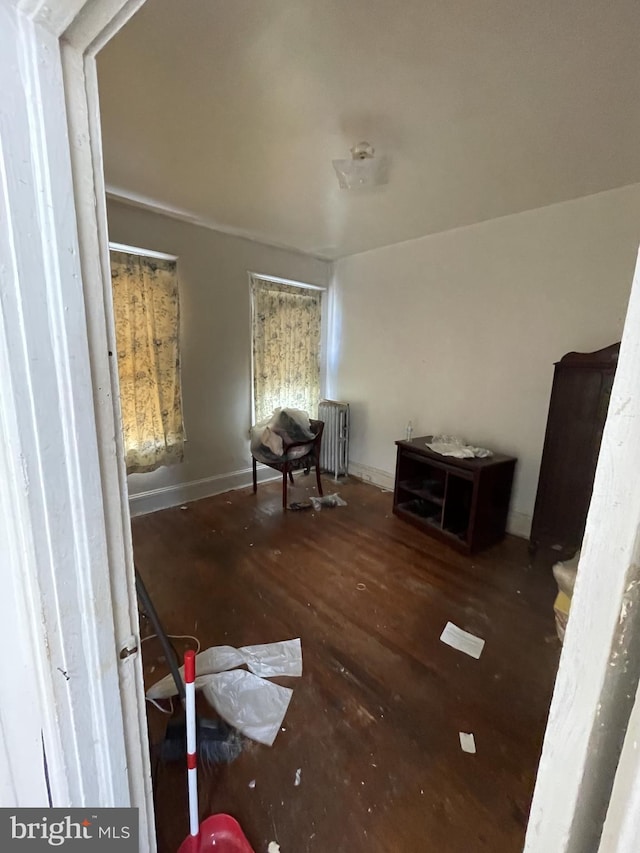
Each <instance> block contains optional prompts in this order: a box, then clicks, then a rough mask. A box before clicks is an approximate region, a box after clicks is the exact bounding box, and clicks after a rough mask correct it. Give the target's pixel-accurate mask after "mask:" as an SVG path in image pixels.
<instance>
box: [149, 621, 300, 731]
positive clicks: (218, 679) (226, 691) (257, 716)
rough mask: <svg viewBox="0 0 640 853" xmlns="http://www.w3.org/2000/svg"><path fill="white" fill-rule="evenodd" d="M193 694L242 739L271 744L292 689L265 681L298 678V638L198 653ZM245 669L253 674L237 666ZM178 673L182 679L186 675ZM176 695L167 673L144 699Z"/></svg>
mask: <svg viewBox="0 0 640 853" xmlns="http://www.w3.org/2000/svg"><path fill="white" fill-rule="evenodd" d="M195 662H196V681H195V684H196V690H201V691H202V694H203V696H204V697H205V698H206V700H207V701H208V702H209V704H210V705H212V706H213V708H215V710H216V711H217V712H218V714H219V715H220V716H221V717H222V719H223V720H225V722H227V723H229V725H230V726H233V727H234V728H235V729H238V731H239V732H241V733H242V734H243V735H246V737H249V738H251V739H252V740H255V741H257V742H258V743H264V744H266V745H267V746H271V745H272V744H273V742H274V740H275V739H276V736H277V734H278V732H279V731H280V727H281V726H282V722H283V720H284V716H285V714H286V713H287V708H288V707H289V702H290V701H291V696H292V694H293V690H291V689H290V688H289V687H280V686H279V685H278V684H273V683H272V682H271V681H267V680H266V679H267V678H272V677H274V676H279V675H288V676H295V677H298V676H300V675H302V645H301V643H300V639H299V638H298V639H295V640H284V641H283V642H280V643H264V644H262V645H255V646H243V647H242V648H240V649H236V648H234V647H233V646H212V647H211V648H210V649H206V650H205V651H204V652H200V654H198V655H196V660H195ZM242 666H247V667H248V668H249V669H250V670H251V672H247V671H246V670H245V669H238V667H242ZM180 673H181V675H182V677H183V678H184V671H183V668H181V670H180ZM177 693H178V691H177V689H176V685H175V682H174V680H173V678H172V676H171V675H167V676H166V677H165V678H163V679H161V680H160V681H158V682H156V684H153V685H152V686H151V687H150V688H149V690H147V699H152V700H154V701H156V700H158V699H169V698H171V697H172V696H176V695H177Z"/></svg>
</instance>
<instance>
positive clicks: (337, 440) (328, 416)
mask: <svg viewBox="0 0 640 853" xmlns="http://www.w3.org/2000/svg"><path fill="white" fill-rule="evenodd" d="M318 420H320V421H324V432H323V433H322V444H321V445H320V468H321V469H322V470H323V471H325V472H327V473H329V474H333V476H334V478H335V479H336V480H337V479H338V477H342V476H346V474H347V468H348V465H349V404H348V403H337V402H336V401H335V400H321V401H320V403H319V405H318Z"/></svg>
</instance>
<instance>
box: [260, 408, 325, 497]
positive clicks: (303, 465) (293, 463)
mask: <svg viewBox="0 0 640 853" xmlns="http://www.w3.org/2000/svg"><path fill="white" fill-rule="evenodd" d="M309 423H310V425H311V432H312V433H313V438H312V439H311V440H309V439H305V440H304V441H294V442H292V443H290V444H285V445H284V453H283V454H282V456H276V455H275V454H272V453H270V452H269V451H268V449H267V448H262V447H261V448H257V449H253V450H252V451H251V459H252V462H253V493H254V495H255V493H256V492H257V491H258V476H257V464H258V462H261V463H262V464H263V465H268V466H269V468H274V469H275V470H276V471H280V472H281V473H282V508H283V509H286V508H287V480H289V482H291V483H293V472H294V471H300V470H302V469H304V471H305V473H306V474H308V473H309V471H310V470H311V468H312V467H313V466H315V469H316V483H317V485H318V494H319V495H320V496H322V483H321V481H320V467H319V466H320V443H321V441H322V431H323V430H324V421H314V420H311V421H309Z"/></svg>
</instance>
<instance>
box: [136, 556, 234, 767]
mask: <svg viewBox="0 0 640 853" xmlns="http://www.w3.org/2000/svg"><path fill="white" fill-rule="evenodd" d="M134 569H135V574H136V591H137V593H138V598H139V599H140V602H141V604H142V607H143V609H144V612H145V613H146V614H147V616H148V617H149V620H150V621H151V624H152V625H153V629H154V631H155V633H156V634H157V636H158V639H159V640H160V645H161V646H162V650H163V651H164V655H165V657H166V659H167V663H168V664H169V669H170V670H171V675H172V676H173V680H174V682H175V685H176V690H177V691H178V698H179V699H180V701H179V702H178V703H177V708H176V712H175V713H174V715H173V716H172V718H171V719H170V720H169V722H168V723H167V728H166V731H165V735H164V740H163V741H162V742H161V743H160V744H159V746H158V756H159V758H160V760H161V761H163V762H169V761H181V760H183V759H184V756H185V750H186V734H187V719H186V714H185V703H186V692H185V687H184V682H183V680H182V676H181V675H180V670H179V669H178V664H177V662H176V656H177V655H176V651H175V649H174V648H173V646H172V645H171V643H170V641H169V638H168V636H167V634H166V632H165V630H164V628H163V627H162V624H161V622H160V619H159V617H158V614H157V612H156V609H155V607H154V606H153V602H152V601H151V598H150V597H149V593H148V592H147V589H146V587H145V585H144V581H143V580H142V577H141V576H140V572H139V571H138V568H137V566H134ZM196 731H197V744H198V756H199V758H200V759H201V761H202V763H203V764H204V765H205V766H207V765H211V764H228V763H230V762H231V761H233V760H234V759H235V758H237V757H238V756H239V755H240V753H241V752H242V741H241V739H240V736H239V735H238V733H237V732H236V730H235V729H232V728H231V726H228V725H227V724H226V723H224V722H222V721H215V720H208V719H206V718H202V717H199V716H196Z"/></svg>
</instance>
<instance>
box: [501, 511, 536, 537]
mask: <svg viewBox="0 0 640 853" xmlns="http://www.w3.org/2000/svg"><path fill="white" fill-rule="evenodd" d="M532 521H533V519H532V517H531V516H530V515H527V514H526V513H524V512H518V511H517V510H515V509H512V510H511V512H510V513H509V518H508V519H507V533H511V534H512V536H519V537H520V538H521V539H528V538H529V536H531V522H532Z"/></svg>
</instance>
